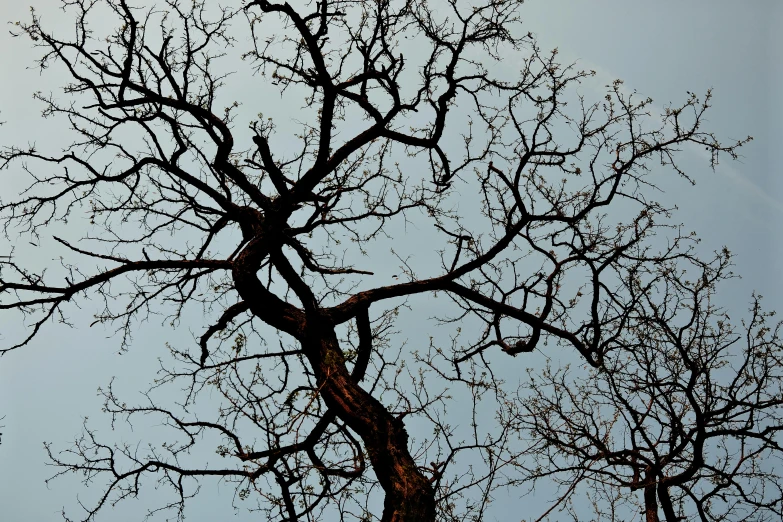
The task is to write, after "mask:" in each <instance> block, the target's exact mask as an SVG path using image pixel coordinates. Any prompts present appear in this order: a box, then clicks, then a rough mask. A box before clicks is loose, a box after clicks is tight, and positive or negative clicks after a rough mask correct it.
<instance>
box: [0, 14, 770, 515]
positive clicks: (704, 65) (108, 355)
mask: <svg viewBox="0 0 783 522" xmlns="http://www.w3.org/2000/svg"><path fill="white" fill-rule="evenodd" d="M34 5H35V6H36V9H37V11H38V12H39V13H40V14H41V15H42V16H43V19H44V22H45V24H47V25H48V24H53V25H56V26H58V27H65V28H67V27H69V22H68V20H67V19H64V18H63V15H62V12H61V11H59V10H58V9H57V8H56V6H57V5H58V3H55V2H43V1H39V2H36V3H35V4H34ZM521 12H522V14H523V17H524V21H525V24H526V28H527V29H528V30H530V31H532V32H534V33H535V34H536V35H537V37H538V41H539V44H540V46H541V47H542V48H543V49H549V48H552V47H558V48H559V50H560V58H561V61H562V62H563V63H568V62H572V61H577V60H578V62H579V64H580V67H581V68H584V69H594V70H596V71H597V72H598V77H599V79H601V80H604V79H605V82H603V83H609V82H611V81H612V80H613V79H615V78H621V79H623V80H624V81H625V86H626V87H627V88H628V89H636V90H638V91H639V92H640V94H642V95H644V96H650V97H652V98H653V99H654V100H655V102H656V104H657V105H658V106H663V105H665V104H666V102H668V101H674V102H679V101H681V100H683V99H685V96H686V95H685V92H686V91H693V92H696V93H697V94H701V93H703V92H704V91H705V90H706V89H708V88H710V87H712V88H714V103H713V106H714V107H713V109H712V110H711V111H710V112H709V115H708V119H709V123H708V128H709V130H711V131H713V132H715V133H716V135H718V136H719V137H720V138H722V139H726V141H729V140H730V139H740V138H743V137H745V136H747V135H748V134H750V135H752V136H753V137H754V141H753V142H751V143H750V144H749V145H747V146H746V147H744V148H743V149H742V151H741V153H742V155H743V157H742V158H741V160H740V161H737V162H731V161H729V160H728V159H726V160H725V161H724V162H722V163H721V164H720V165H719V166H718V168H717V169H716V171H715V172H712V171H711V170H710V168H709V165H708V163H707V159H706V158H704V157H702V155H701V154H699V151H698V150H696V149H693V150H687V149H686V150H685V151H684V153H683V156H682V158H683V164H684V165H685V166H686V167H687V170H688V173H689V174H691V175H692V177H694V178H695V179H696V181H697V185H696V186H695V187H690V186H689V185H688V184H685V183H681V182H677V181H676V180H672V181H671V182H666V183H665V185H666V188H667V189H669V192H668V193H667V195H666V196H665V197H664V196H662V197H661V198H660V199H661V200H662V201H664V202H671V203H674V204H677V205H678V206H679V209H680V210H679V213H678V214H677V216H676V219H677V220H678V221H681V222H682V223H684V224H685V226H686V228H687V229H692V230H695V231H697V232H698V234H699V235H700V236H701V237H702V238H703V241H702V243H701V245H700V249H702V251H703V252H704V253H705V254H706V253H709V252H711V251H713V250H716V249H719V248H721V247H722V246H723V245H726V246H728V248H729V249H730V250H731V251H732V252H735V253H736V254H737V257H736V270H735V272H736V273H737V274H739V275H741V276H742V279H741V280H735V281H732V282H730V283H729V284H727V285H725V286H724V288H723V291H722V293H721V295H720V299H721V301H722V303H723V304H724V305H725V306H726V307H728V308H729V310H730V311H732V312H737V313H741V312H742V311H744V310H745V309H746V307H747V304H748V300H749V296H750V293H751V291H753V290H757V291H759V292H760V293H761V294H762V295H764V296H765V297H766V299H765V304H766V307H768V308H774V309H778V310H783V292H782V290H783V277H781V275H780V271H779V267H780V265H781V261H783V232H781V228H780V223H782V222H783V178H781V162H780V160H779V158H778V151H779V149H780V143H781V142H783V99H782V98H781V95H780V93H781V92H783V35H782V33H781V31H780V30H779V29H780V27H783V2H779V1H777V0H769V1H762V0H755V1H751V0H749V1H745V2H737V1H728V0H724V1H719V0H712V1H710V2H706V1H702V2H680V1H658V2H641V1H628V0H592V1H590V2H587V1H576V0H574V1H565V0H547V1H543V0H529V1H528V2H527V3H526V5H525V6H524V7H523V8H522V11H521ZM27 17H28V11H27V4H26V2H10V1H3V2H0V22H3V23H5V22H9V23H10V22H14V21H16V20H20V19H21V20H24V19H27ZM0 51H2V55H3V65H2V67H3V69H2V74H0V121H4V122H6V123H5V125H3V126H2V127H0V144H2V145H10V144H24V143H27V142H28V141H30V142H32V141H35V142H37V143H38V144H39V146H41V147H44V146H47V145H48V144H51V143H57V142H58V140H59V139H60V138H61V137H60V136H56V135H54V134H53V131H52V130H51V129H49V128H47V121H45V120H42V119H40V117H39V113H40V105H38V104H36V103H35V102H34V101H33V100H32V93H33V92H35V91H37V90H42V91H45V92H46V91H49V90H55V91H56V90H57V89H58V86H60V85H62V84H63V83H64V82H66V81H67V78H65V77H62V76H58V75H57V74H44V75H40V74H39V72H38V71H37V69H35V68H28V67H30V66H31V65H32V64H33V60H34V58H35V57H36V56H38V54H39V53H38V51H36V50H34V49H32V48H31V46H30V42H29V40H26V39H23V38H17V39H14V38H12V37H11V36H10V35H9V34H8V32H3V33H2V34H0ZM583 93H584V94H585V95H586V96H587V97H588V98H593V99H597V98H599V97H601V96H602V94H603V93H602V92H599V91H595V92H589V91H585V92H583ZM12 175H13V170H11V171H8V170H6V171H2V172H0V194H2V196H0V197H3V199H5V198H6V196H5V193H6V192H7V191H10V190H11V189H12V188H14V187H16V185H15V184H14V181H13V180H12V179H10V178H9V176H12ZM26 242H27V240H26V239H25V240H24V241H23V242H22V243H20V250H19V253H20V256H22V255H27V256H33V257H30V259H31V261H32V262H43V263H46V262H49V261H48V260H49V259H51V257H52V256H53V255H54V254H53V253H52V252H48V251H40V250H38V251H36V250H32V249H30V248H29V247H28V245H25V244H23V243H26ZM0 249H2V248H0ZM3 250H4V249H3ZM4 253H5V251H3V252H0V254H4ZM74 315H75V314H74ZM87 324H88V323H85V322H84V321H82V322H77V326H78V327H77V328H76V329H73V330H69V329H65V328H59V327H49V328H47V329H46V330H45V331H44V332H43V334H42V335H40V336H39V337H38V339H37V340H36V341H35V342H34V343H33V344H32V345H31V346H29V347H28V348H26V349H25V350H22V351H18V352H16V353H12V354H10V355H8V356H6V357H3V358H2V359H1V360H0V416H2V415H5V419H4V420H3V421H0V424H4V425H5V427H4V428H3V429H2V430H0V431H2V432H3V438H2V445H1V446H0V519H2V520H3V521H9V522H17V521H18V522H26V521H31V522H33V521H35V522H38V521H41V522H46V521H49V520H59V519H60V515H59V513H60V510H61V509H62V508H63V507H66V508H68V509H70V510H71V512H72V513H76V511H74V508H75V507H76V505H75V503H74V499H75V495H76V494H77V492H83V491H84V489H83V486H82V485H81V484H80V483H79V482H78V480H76V479H66V480H60V481H56V482H54V483H52V485H51V486H50V487H49V488H47V487H46V486H45V484H44V479H46V478H47V477H49V476H50V475H52V474H53V470H52V468H49V467H47V466H46V465H45V453H44V451H43V447H42V442H43V441H52V442H54V443H55V445H56V446H57V447H60V448H63V447H66V446H67V442H68V441H69V440H72V439H73V437H74V436H75V435H77V434H78V433H79V432H80V430H81V423H82V419H83V417H85V416H91V417H93V418H96V420H97V419H98V418H99V417H100V406H101V399H100V398H99V397H97V396H96V392H95V390H96V388H97V387H98V386H101V385H105V384H106V383H107V382H108V380H109V378H110V377H111V376H117V382H118V386H120V387H121V389H123V390H127V391H128V393H129V394H130V393H131V392H132V391H134V390H142V389H144V388H145V387H146V385H147V383H148V381H149V379H150V378H151V377H152V375H153V373H154V371H155V370H156V369H157V362H156V356H157V354H156V353H154V350H159V349H162V347H163V343H164V342H165V341H167V340H169V339H171V338H172V336H174V338H175V339H176V336H177V335H184V336H185V337H189V335H190V333H189V332H188V333H185V334H177V333H173V332H171V331H170V330H167V329H166V328H163V327H160V326H159V325H157V324H155V323H147V324H145V325H144V326H143V330H140V331H139V334H138V335H137V337H136V346H137V348H141V349H134V350H131V351H130V352H129V353H126V354H123V355H121V356H120V355H118V354H117V347H118V342H117V341H116V340H114V339H111V338H108V337H107V332H103V331H99V330H98V329H87V328H86V326H87ZM192 326H193V328H194V330H200V325H199V324H195V325H192ZM185 328H188V325H185ZM18 332H19V328H18V325H17V324H15V323H14V322H12V319H11V318H9V317H8V316H7V315H3V314H0V342H4V340H6V339H11V338H14V337H16V336H14V335H12V334H13V333H18ZM151 351H152V352H153V353H150V352H151ZM137 435H138V434H137ZM232 491H233V489H232V488H230V487H229V488H223V490H221V491H219V492H218V494H217V495H216V494H215V492H213V491H207V492H205V493H204V494H202V495H201V498H200V499H199V500H198V501H197V504H196V505H197V506H198V509H197V510H195V511H192V512H191V514H190V517H189V519H190V520H212V519H214V518H213V517H214V516H218V517H220V516H221V515H225V516H226V517H228V516H229V515H231V516H233V514H234V513H233V511H230V508H229V503H230V500H231V499H230V494H231V492H232ZM148 492H149V493H150V497H146V496H144V495H142V497H141V500H138V501H130V502H126V503H124V504H121V505H120V509H118V510H116V511H114V512H112V511H108V510H107V511H105V512H104V513H103V514H102V516H101V517H100V518H99V520H105V521H111V522H120V521H124V520H137V519H138V517H136V516H133V515H131V513H135V510H138V509H141V508H143V505H142V504H145V503H146V501H147V499H149V498H152V497H154V494H155V493H154V491H152V490H151V488H149V489H148ZM514 509H518V506H516V507H515V508H514ZM233 518H234V519H235V520H254V519H256V518H257V517H256V516H253V515H247V514H246V513H244V512H241V511H240V512H239V514H238V515H237V516H234V517H233Z"/></svg>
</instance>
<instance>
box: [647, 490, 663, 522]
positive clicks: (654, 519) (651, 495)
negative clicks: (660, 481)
mask: <svg viewBox="0 0 783 522" xmlns="http://www.w3.org/2000/svg"><path fill="white" fill-rule="evenodd" d="M644 520H645V522H659V520H660V519H659V518H658V501H657V500H656V496H655V483H654V482H653V483H651V484H647V485H646V486H644Z"/></svg>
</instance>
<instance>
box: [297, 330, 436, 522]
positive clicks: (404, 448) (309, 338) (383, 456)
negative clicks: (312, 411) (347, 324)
mask: <svg viewBox="0 0 783 522" xmlns="http://www.w3.org/2000/svg"><path fill="white" fill-rule="evenodd" d="M308 323H312V321H308ZM303 346H304V348H305V353H306V354H307V357H308V360H309V361H310V363H311V365H312V367H313V370H314V371H315V375H316V378H317V381H318V386H319V388H320V390H321V396H322V397H323V399H324V402H325V403H326V405H327V406H328V407H329V408H330V409H331V410H332V411H333V412H334V413H335V414H336V415H337V416H338V417H339V418H340V419H341V420H342V421H343V422H345V423H346V424H347V425H348V426H349V427H350V428H351V429H352V430H353V431H354V432H356V434H357V435H359V437H361V439H362V441H363V442H364V447H365V449H366V451H367V454H368V456H369V459H370V463H371V465H372V467H373V470H374V471H375V474H376V476H377V477H378V482H379V483H380V485H381V487H382V488H383V490H384V492H385V494H386V497H385V499H384V504H383V516H382V518H381V521H382V522H429V521H434V520H435V491H434V489H433V487H432V484H430V481H429V480H428V479H427V477H425V476H424V475H423V474H422V473H421V472H420V471H419V469H418V468H417V466H416V463H415V461H414V460H413V457H411V455H410V452H409V451H408V433H407V432H406V431H405V426H404V424H403V422H402V421H401V420H398V419H395V418H394V417H393V416H392V415H391V413H389V411H388V410H387V409H386V408H385V407H384V406H383V405H382V404H381V403H380V402H379V401H378V400H377V399H375V398H374V397H373V396H372V395H370V394H369V393H367V392H366V391H365V390H364V389H362V388H361V387H360V386H359V385H358V383H357V382H356V380H355V379H354V378H353V377H352V376H351V374H350V373H349V372H348V369H347V368H346V366H345V358H344V357H343V352H342V350H340V347H339V344H338V341H337V336H336V335H335V333H334V329H333V328H331V327H324V326H321V327H319V328H317V329H316V328H313V326H312V325H311V324H308V332H307V335H306V339H305V340H304V342H303Z"/></svg>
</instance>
